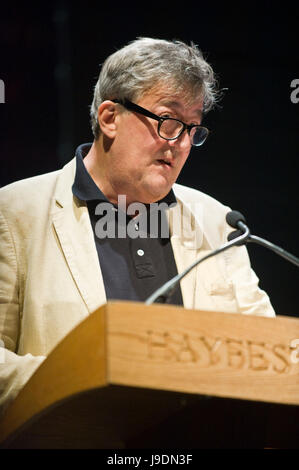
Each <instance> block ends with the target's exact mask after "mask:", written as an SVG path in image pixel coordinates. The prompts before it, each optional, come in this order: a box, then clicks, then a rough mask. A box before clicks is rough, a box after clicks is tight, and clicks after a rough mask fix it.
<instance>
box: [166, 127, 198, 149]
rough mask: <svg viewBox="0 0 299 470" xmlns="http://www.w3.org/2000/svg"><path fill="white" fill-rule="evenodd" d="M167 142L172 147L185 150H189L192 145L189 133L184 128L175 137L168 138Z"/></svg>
mask: <svg viewBox="0 0 299 470" xmlns="http://www.w3.org/2000/svg"><path fill="white" fill-rule="evenodd" d="M168 143H169V144H170V145H171V146H172V147H176V148H180V149H181V150H185V151H190V149H191V147H192V143H191V138H190V135H189V133H188V132H187V131H186V130H185V131H184V132H183V133H182V134H181V135H180V136H179V137H178V138H177V139H175V140H169V141H168Z"/></svg>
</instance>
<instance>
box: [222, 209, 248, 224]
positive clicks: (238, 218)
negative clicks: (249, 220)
mask: <svg viewBox="0 0 299 470" xmlns="http://www.w3.org/2000/svg"><path fill="white" fill-rule="evenodd" d="M226 222H227V223H228V225H230V226H231V227H233V228H238V222H243V223H244V224H246V219H245V217H244V215H243V214H241V212H238V211H231V212H228V213H227V214H226Z"/></svg>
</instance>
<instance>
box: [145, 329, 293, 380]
mask: <svg viewBox="0 0 299 470" xmlns="http://www.w3.org/2000/svg"><path fill="white" fill-rule="evenodd" d="M146 345H147V353H146V355H147V358H148V359H151V360H154V361H159V360H160V361H168V362H177V363H196V364H197V365H198V366H199V367H217V366H221V367H229V368H235V369H249V370H253V371H274V372H277V373H280V374H281V373H284V374H287V373H289V372H290V370H291V368H292V367H293V365H294V364H293V363H292V361H291V360H290V358H291V354H292V351H293V349H292V348H291V347H290V346H289V345H287V344H268V343H265V342H256V341H251V340H249V339H248V340H238V339H235V338H227V337H223V338H220V337H214V338H213V337H207V336H200V335H199V336H196V335H194V336H193V335H190V334H181V333H177V332H170V331H163V332H162V331H153V330H148V331H147V340H146Z"/></svg>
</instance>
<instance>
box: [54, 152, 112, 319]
mask: <svg viewBox="0 0 299 470" xmlns="http://www.w3.org/2000/svg"><path fill="white" fill-rule="evenodd" d="M75 168H76V161H75V159H73V160H72V161H71V162H69V163H68V164H67V165H66V166H65V167H64V168H63V170H62V173H61V174H60V176H59V179H58V183H57V188H56V194H55V198H54V201H53V204H54V208H53V211H52V220H53V225H54V228H55V232H56V234H57V237H58V239H59V242H60V246H61V249H62V251H63V254H64V256H65V260H66V263H67V264H68V267H69V269H70V271H71V274H72V276H73V279H74V282H75V284H76V286H77V288H78V290H79V292H80V294H81V296H82V299H83V301H84V302H85V304H86V306H87V308H88V311H89V312H90V313H91V312H93V311H94V310H96V309H97V308H98V307H99V306H100V305H101V304H103V303H105V302H106V294H105V288H104V283H103V278H102V273H101V269H100V264H99V260H98V254H97V250H96V246H95V241H94V235H93V231H92V227H91V224H90V220H89V214H88V209H87V207H86V204H85V202H82V201H80V200H78V199H77V198H76V197H74V196H73V193H72V190H71V187H72V184H73V181H74V176H75Z"/></svg>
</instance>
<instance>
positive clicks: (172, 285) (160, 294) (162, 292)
mask: <svg viewBox="0 0 299 470" xmlns="http://www.w3.org/2000/svg"><path fill="white" fill-rule="evenodd" d="M244 220H245V219H244ZM243 226H244V228H241V230H240V235H239V234H238V236H237V237H236V238H235V237H234V238H233V239H232V240H229V241H228V243H225V244H224V245H222V246H221V247H220V248H217V249H216V250H213V251H211V252H210V253H208V254H207V255H206V256H203V257H202V258H199V259H197V260H195V261H194V262H193V263H192V264H191V265H190V266H189V267H188V268H186V269H185V270H184V271H183V272H182V273H181V274H177V275H176V276H174V277H173V278H172V279H170V280H169V281H167V282H166V283H165V284H163V285H162V286H161V287H159V289H157V290H156V291H155V292H154V293H153V294H152V295H150V296H149V297H148V298H147V299H146V301H145V304H146V305H151V304H153V303H155V302H156V303H165V302H166V301H167V299H168V298H169V297H170V296H171V295H172V294H173V292H174V291H175V289H176V288H177V285H178V283H179V282H180V280H181V279H183V277H185V276H186V275H187V274H188V273H189V272H190V271H191V270H192V269H193V268H195V266H197V265H198V264H200V263H202V262H203V261H205V260H206V259H208V258H211V257H212V256H216V255H218V253H222V251H225V250H228V249H229V248H231V247H232V246H235V245H242V244H243V243H244V242H245V241H246V239H247V238H248V237H249V235H250V232H249V228H248V227H247V226H246V225H245V224H243ZM243 226H242V227H243Z"/></svg>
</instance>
